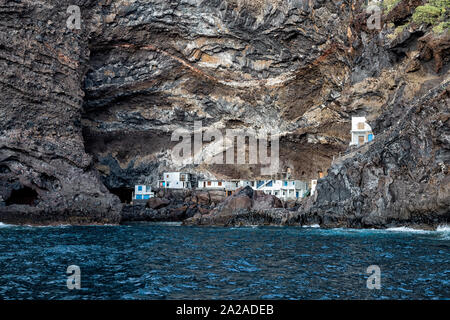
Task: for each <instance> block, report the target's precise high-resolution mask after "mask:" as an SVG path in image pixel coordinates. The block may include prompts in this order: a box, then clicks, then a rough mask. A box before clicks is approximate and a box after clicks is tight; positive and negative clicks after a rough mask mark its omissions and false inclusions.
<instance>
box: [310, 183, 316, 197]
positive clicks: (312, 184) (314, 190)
mask: <svg viewBox="0 0 450 320" xmlns="http://www.w3.org/2000/svg"><path fill="white" fill-rule="evenodd" d="M316 187H317V180H311V196H312V195H314V193H315V192H316Z"/></svg>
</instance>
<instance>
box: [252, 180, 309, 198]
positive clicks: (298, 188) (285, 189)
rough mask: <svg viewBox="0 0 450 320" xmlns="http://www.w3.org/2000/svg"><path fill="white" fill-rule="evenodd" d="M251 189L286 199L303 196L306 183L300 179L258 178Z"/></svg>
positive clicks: (306, 186) (306, 187) (305, 190)
mask: <svg viewBox="0 0 450 320" xmlns="http://www.w3.org/2000/svg"><path fill="white" fill-rule="evenodd" d="M253 189H255V190H261V191H263V192H264V193H266V194H271V195H274V196H276V197H278V198H280V199H283V200H288V199H298V198H303V196H304V194H305V193H306V192H307V191H308V185H307V184H306V183H305V182H303V181H300V180H258V181H256V184H255V187H254V188H253Z"/></svg>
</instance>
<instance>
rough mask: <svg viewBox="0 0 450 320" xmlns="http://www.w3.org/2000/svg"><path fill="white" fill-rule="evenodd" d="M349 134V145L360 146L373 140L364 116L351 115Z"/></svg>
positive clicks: (370, 129)
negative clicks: (350, 137)
mask: <svg viewBox="0 0 450 320" xmlns="http://www.w3.org/2000/svg"><path fill="white" fill-rule="evenodd" d="M351 134H352V141H350V146H360V145H362V144H364V143H366V142H369V141H372V140H373V133H372V128H371V127H370V126H369V125H368V124H367V122H366V117H352V131H351Z"/></svg>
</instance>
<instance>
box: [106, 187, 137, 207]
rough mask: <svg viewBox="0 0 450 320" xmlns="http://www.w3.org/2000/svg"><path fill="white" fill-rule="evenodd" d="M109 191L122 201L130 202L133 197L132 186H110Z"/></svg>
mask: <svg viewBox="0 0 450 320" xmlns="http://www.w3.org/2000/svg"><path fill="white" fill-rule="evenodd" d="M109 191H110V192H111V193H112V194H115V195H116V196H118V197H119V199H120V202H122V203H127V204H129V203H131V200H132V197H133V188H126V187H122V188H111V189H109Z"/></svg>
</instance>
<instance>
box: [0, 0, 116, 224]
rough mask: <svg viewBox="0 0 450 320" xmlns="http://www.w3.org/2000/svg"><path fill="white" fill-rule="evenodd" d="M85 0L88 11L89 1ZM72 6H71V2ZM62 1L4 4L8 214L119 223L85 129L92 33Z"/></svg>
mask: <svg viewBox="0 0 450 320" xmlns="http://www.w3.org/2000/svg"><path fill="white" fill-rule="evenodd" d="M77 2H78V4H79V5H80V6H81V4H83V5H84V6H85V9H84V10H83V13H87V12H88V10H89V8H90V5H89V2H87V1H84V2H81V1H75V2H71V4H77ZM68 5H69V4H67V6H68ZM67 6H64V5H63V2H61V1H45V2H44V1H42V2H41V1H1V2H0V21H1V26H0V70H1V77H0V90H1V92H2V99H1V102H0V220H1V221H2V222H14V223H30V224H34V223H38V224H46V223H74V224H83V223H116V222H118V221H119V219H120V210H121V204H120V201H119V200H118V198H117V197H115V196H113V195H111V194H110V193H109V191H108V190H107V189H106V187H105V186H104V185H103V184H102V183H101V181H100V176H99V174H98V172H97V170H95V169H94V168H93V161H92V157H91V156H90V155H88V154H86V152H85V149H84V141H83V137H82V127H81V108H82V104H83V96H84V93H83V89H82V87H81V84H82V79H83V76H84V71H85V70H86V65H87V62H88V61H89V50H88V46H87V44H88V41H87V40H88V39H87V32H83V31H75V32H73V31H71V30H68V29H67V28H66V20H67V17H68V15H67V14H66V8H67Z"/></svg>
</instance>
